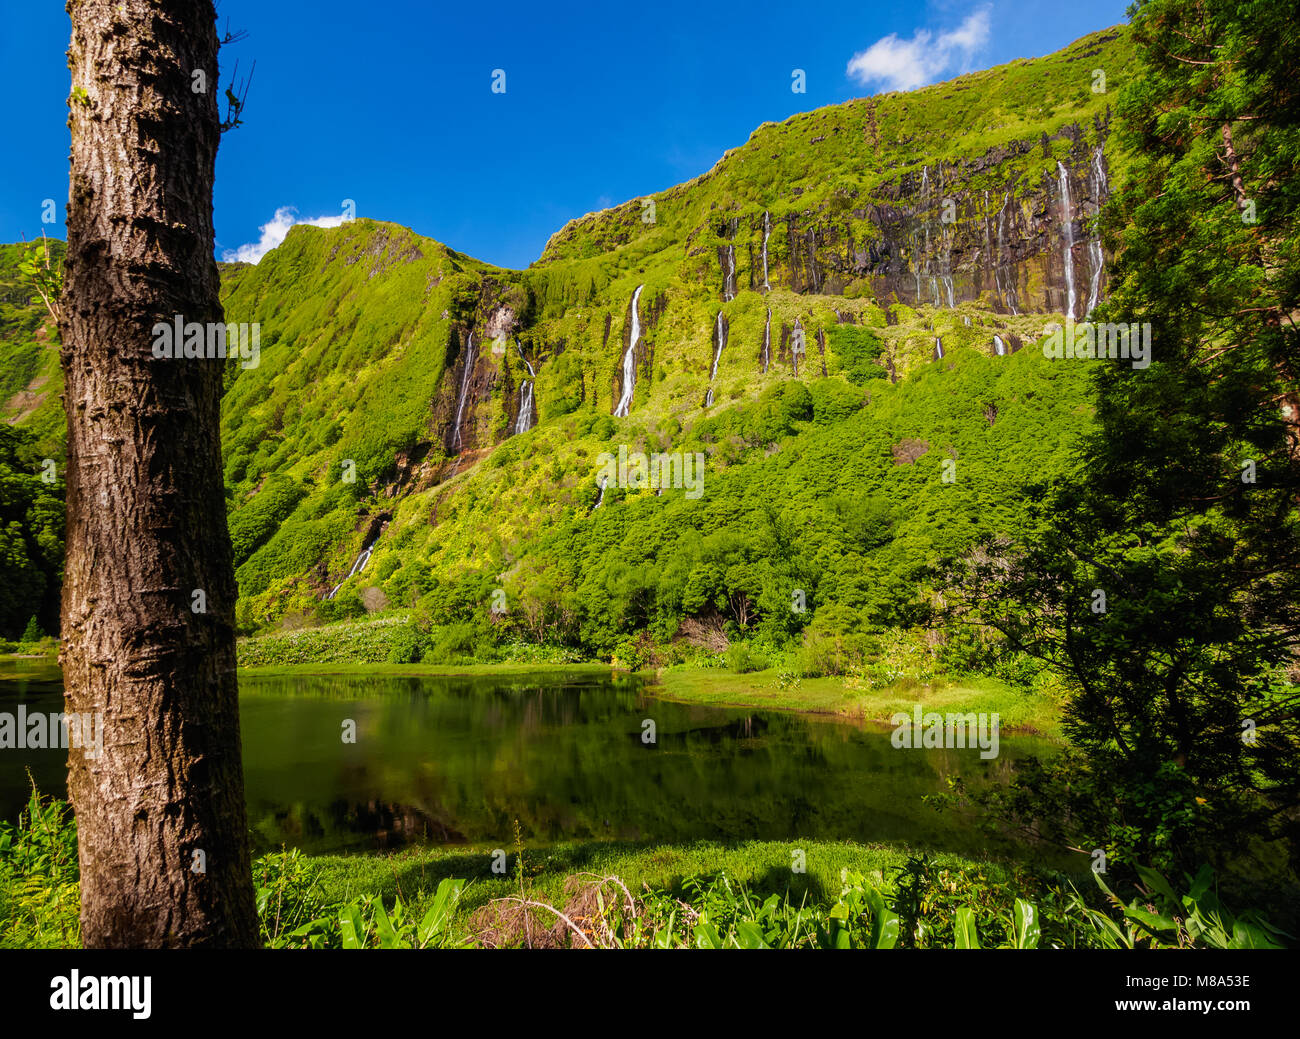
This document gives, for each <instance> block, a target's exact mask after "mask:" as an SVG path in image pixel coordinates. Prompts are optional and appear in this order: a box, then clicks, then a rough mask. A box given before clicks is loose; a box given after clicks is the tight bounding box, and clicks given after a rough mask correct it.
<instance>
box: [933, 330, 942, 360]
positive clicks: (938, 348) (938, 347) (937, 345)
mask: <svg viewBox="0 0 1300 1039" xmlns="http://www.w3.org/2000/svg"><path fill="white" fill-rule="evenodd" d="M934 359H935V360H936V361H942V360H943V340H942V339H940V338H939V337H938V336H935V337H934Z"/></svg>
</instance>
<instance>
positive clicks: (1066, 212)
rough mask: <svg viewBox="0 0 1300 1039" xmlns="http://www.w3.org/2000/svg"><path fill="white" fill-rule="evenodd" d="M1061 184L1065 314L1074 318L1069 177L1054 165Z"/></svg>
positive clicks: (1072, 226)
mask: <svg viewBox="0 0 1300 1039" xmlns="http://www.w3.org/2000/svg"><path fill="white" fill-rule="evenodd" d="M1056 169H1057V171H1058V172H1059V173H1060V182H1061V232H1062V234H1063V235H1064V236H1065V292H1066V301H1067V302H1066V310H1065V312H1066V314H1067V315H1068V316H1069V317H1074V221H1073V220H1072V219H1071V217H1070V177H1069V175H1068V174H1067V173H1066V172H1065V167H1064V166H1063V165H1062V164H1061V163H1059V162H1058V163H1057V164H1056Z"/></svg>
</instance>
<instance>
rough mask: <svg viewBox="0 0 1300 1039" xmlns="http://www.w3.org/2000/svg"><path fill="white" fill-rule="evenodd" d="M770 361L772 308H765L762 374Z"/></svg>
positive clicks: (765, 372)
mask: <svg viewBox="0 0 1300 1039" xmlns="http://www.w3.org/2000/svg"><path fill="white" fill-rule="evenodd" d="M771 363H772V308H771V307H768V308H767V321H766V322H765V323H764V324H763V374H764V375H766V374H767V369H768V366H769V365H771Z"/></svg>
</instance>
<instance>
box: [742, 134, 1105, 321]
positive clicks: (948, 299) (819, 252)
mask: <svg viewBox="0 0 1300 1039" xmlns="http://www.w3.org/2000/svg"><path fill="white" fill-rule="evenodd" d="M1098 129H1099V131H1101V132H1103V133H1104V127H1098ZM1060 140H1068V141H1069V142H1070V151H1069V153H1068V155H1067V156H1066V157H1065V159H1063V160H1062V161H1061V162H1060V165H1059V168H1058V167H1056V166H1055V165H1052V166H1049V168H1047V169H1045V170H1043V172H1042V174H1041V176H1036V177H1034V178H1032V179H1030V178H1028V177H1027V176H1025V175H1021V174H1019V173H1017V172H1016V171H1015V169H1014V165H1015V164H1016V160H1020V159H1023V158H1024V157H1025V156H1029V155H1031V153H1033V152H1034V150H1035V149H1037V148H1040V147H1041V146H1042V145H1043V139H1042V138H1033V139H1027V140H1022V141H1018V142H1014V143H1013V144H1009V145H1003V146H999V147H996V148H991V149H989V150H988V151H987V152H985V153H984V154H983V155H980V156H977V157H974V158H972V159H967V160H963V161H961V162H957V163H947V162H940V163H937V164H934V165H925V166H922V167H921V169H920V170H909V171H907V172H905V173H902V174H900V175H899V176H898V177H897V178H896V179H894V180H892V181H887V182H886V183H884V184H882V185H880V186H879V187H878V188H877V189H875V191H874V192H873V194H874V195H875V198H874V199H872V200H865V199H854V200H853V201H854V204H853V207H852V208H851V209H848V211H847V212H846V213H844V214H843V215H841V216H834V215H831V214H829V213H827V212H825V211H824V210H825V207H822V209H819V210H815V211H809V212H795V213H792V214H789V215H787V216H785V217H783V218H782V219H781V220H780V221H779V222H778V221H776V220H773V219H771V218H770V217H769V216H768V214H767V212H766V211H765V212H764V214H763V215H762V216H760V218H758V219H755V220H752V221H747V226H746V230H745V233H746V234H747V235H748V236H749V241H748V243H747V245H746V246H744V247H742V248H741V249H740V250H739V255H740V257H741V259H742V261H747V263H748V266H749V268H750V269H749V271H748V272H747V273H746V275H745V277H744V280H745V282H746V283H747V284H748V285H749V287H750V288H751V289H753V290H754V291H762V287H763V284H764V276H763V262H764V260H766V263H767V274H768V279H769V281H770V284H771V285H773V286H784V287H786V288H789V289H791V290H793V291H795V292H799V293H809V294H824V295H842V294H845V293H846V291H848V290H850V288H852V290H853V291H854V292H855V293H859V292H863V291H865V292H866V293H867V294H870V295H872V296H874V297H876V298H877V299H879V300H880V301H881V302H882V303H885V304H887V303H890V302H898V303H905V304H907V305H909V306H920V305H928V306H932V307H952V306H956V305H958V304H960V303H964V302H969V301H973V300H978V299H981V298H983V299H985V300H987V302H989V303H990V304H991V305H992V306H993V308H994V309H995V310H996V311H998V312H999V313H1004V314H1020V313H1063V312H1065V310H1066V309H1067V307H1068V305H1069V301H1070V298H1071V294H1072V292H1073V298H1074V310H1073V313H1074V316H1075V317H1076V318H1079V319H1082V317H1083V316H1084V315H1085V314H1086V313H1087V311H1088V310H1089V309H1090V308H1091V307H1092V306H1095V305H1096V304H1097V303H1098V302H1100V300H1101V299H1102V298H1104V293H1105V280H1106V279H1105V269H1104V265H1105V257H1104V255H1103V252H1102V248H1101V243H1100V241H1099V240H1098V238H1097V236H1096V235H1095V234H1094V233H1092V230H1091V222H1092V220H1093V218H1094V217H1095V216H1096V213H1097V210H1098V208H1099V207H1100V205H1101V204H1102V203H1103V202H1104V201H1105V199H1106V197H1107V196H1108V194H1109V182H1108V166H1107V164H1106V159H1105V154H1104V149H1103V148H1097V147H1089V146H1088V145H1087V144H1086V143H1085V142H1084V139H1083V135H1082V132H1081V131H1080V128H1079V127H1078V126H1077V125H1071V126H1067V127H1065V128H1063V129H1062V130H1061V131H1060V132H1059V133H1058V134H1056V135H1055V136H1054V137H1052V138H1048V139H1047V141H1048V144H1049V145H1050V144H1051V142H1054V141H1060ZM1022 164H1023V163H1022ZM1062 170H1063V171H1064V177H1062V176H1061V171H1062ZM864 221H865V222H868V223H869V224H870V225H871V227H870V228H863V227H862V223H863V222H864ZM765 222H766V223H767V224H768V225H770V227H765ZM727 230H728V231H729V232H730V233H731V234H733V235H734V233H735V231H734V230H733V229H732V228H731V227H730V226H728V228H727ZM736 254H737V250H735V249H734V248H733V247H732V246H730V245H729V246H724V247H719V250H718V275H717V276H718V278H719V282H720V290H721V296H722V298H723V299H724V300H727V299H731V298H733V297H734V294H735V286H736V278H737V276H736V272H735V270H734V266H731V265H734V262H735V257H736Z"/></svg>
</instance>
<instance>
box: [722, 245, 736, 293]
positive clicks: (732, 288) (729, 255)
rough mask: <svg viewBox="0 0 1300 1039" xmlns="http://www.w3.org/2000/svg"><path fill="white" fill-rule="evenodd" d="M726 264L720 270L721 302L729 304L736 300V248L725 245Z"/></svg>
mask: <svg viewBox="0 0 1300 1039" xmlns="http://www.w3.org/2000/svg"><path fill="white" fill-rule="evenodd" d="M725 256H726V264H725V265H724V266H723V269H722V302H723V303H730V302H731V301H732V300H733V299H735V298H736V247H735V245H734V244H732V243H731V242H728V243H727V251H726V253H725Z"/></svg>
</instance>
